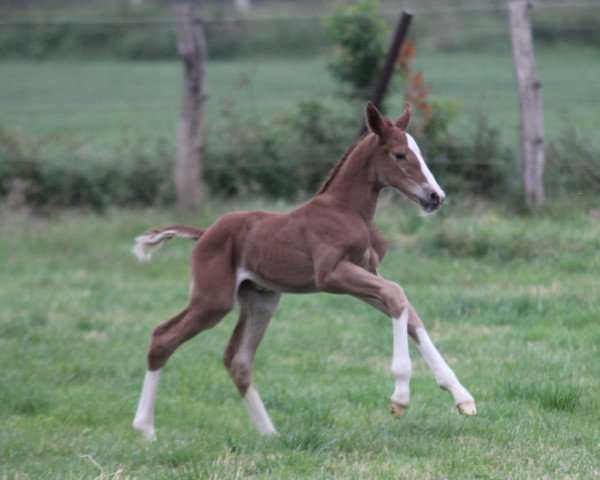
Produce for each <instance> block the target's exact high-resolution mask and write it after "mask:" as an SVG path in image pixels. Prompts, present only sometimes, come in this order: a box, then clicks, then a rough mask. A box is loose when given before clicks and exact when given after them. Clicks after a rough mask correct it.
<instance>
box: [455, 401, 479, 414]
mask: <svg viewBox="0 0 600 480" xmlns="http://www.w3.org/2000/svg"><path fill="white" fill-rule="evenodd" d="M456 408H458V411H459V412H460V413H461V414H462V415H477V408H476V407H475V402H463V403H459V404H458V405H456Z"/></svg>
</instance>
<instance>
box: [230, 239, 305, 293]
mask: <svg viewBox="0 0 600 480" xmlns="http://www.w3.org/2000/svg"><path fill="white" fill-rule="evenodd" d="M278 247H279V246H278V245H276V244H275V245H273V244H272V243H271V244H270V245H269V247H266V248H252V249H250V251H249V252H248V253H249V255H248V256H247V257H246V258H245V259H244V262H243V264H242V265H240V267H239V268H238V272H237V273H238V282H239V278H240V275H241V278H243V279H244V280H251V281H252V282H254V283H256V284H257V285H259V286H262V287H263V288H266V289H269V290H274V291H278V292H288V293H309V292H314V291H315V290H316V286H315V272H314V269H313V264H312V260H311V258H310V257H309V256H308V254H306V253H305V252H303V251H301V250H295V249H294V248H293V246H290V247H288V248H287V249H283V248H278ZM242 281H243V280H242Z"/></svg>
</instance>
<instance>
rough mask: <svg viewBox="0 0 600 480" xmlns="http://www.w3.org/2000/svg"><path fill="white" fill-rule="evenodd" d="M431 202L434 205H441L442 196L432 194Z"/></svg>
mask: <svg viewBox="0 0 600 480" xmlns="http://www.w3.org/2000/svg"><path fill="white" fill-rule="evenodd" d="M429 201H430V202H431V203H433V204H434V205H438V204H439V203H440V196H439V195H438V194H437V193H436V192H431V193H430V194H429Z"/></svg>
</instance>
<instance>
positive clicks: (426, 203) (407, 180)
mask: <svg viewBox="0 0 600 480" xmlns="http://www.w3.org/2000/svg"><path fill="white" fill-rule="evenodd" d="M366 120H367V126H368V128H369V130H370V131H371V132H373V133H374V134H375V136H376V137H377V139H378V143H377V146H376V148H375V152H374V155H373V159H372V162H373V165H374V167H375V173H376V175H377V180H378V181H379V182H380V184H381V185H382V186H384V187H393V188H395V189H396V190H399V191H400V192H402V193H403V194H404V195H406V196H407V197H408V198H409V199H411V200H412V201H413V202H415V203H418V204H420V205H421V208H422V209H423V210H424V211H425V212H434V211H435V210H437V209H438V208H439V207H440V205H441V204H442V202H443V201H444V198H445V197H446V195H445V194H444V192H443V190H442V189H441V188H440V186H439V185H438V184H437V182H436V181H435V178H433V175H432V174H431V172H430V171H429V168H427V165H426V164H425V160H424V159H423V156H422V155H421V150H420V149H419V146H418V145H417V143H416V142H415V139H414V138H413V137H412V136H411V135H410V134H409V133H407V132H406V127H407V126H408V122H409V121H410V105H409V104H408V103H407V104H406V110H404V113H403V114H402V116H401V117H400V118H399V119H398V120H396V121H395V122H392V121H391V120H389V119H388V118H386V117H384V116H382V115H381V114H380V113H379V111H378V110H377V108H376V107H375V105H373V104H372V103H371V102H369V103H368V104H367V110H366Z"/></svg>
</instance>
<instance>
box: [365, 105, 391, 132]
mask: <svg viewBox="0 0 600 480" xmlns="http://www.w3.org/2000/svg"><path fill="white" fill-rule="evenodd" d="M365 118H366V121H367V127H369V130H371V131H372V132H373V133H374V134H375V135H377V136H378V137H379V141H380V142H383V140H384V138H385V135H386V132H387V129H388V126H389V125H388V122H389V120H387V119H385V118H384V117H383V116H382V115H381V113H379V110H377V107H376V106H375V104H374V103H373V102H370V101H369V102H368V103H367V109H366V110H365Z"/></svg>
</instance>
